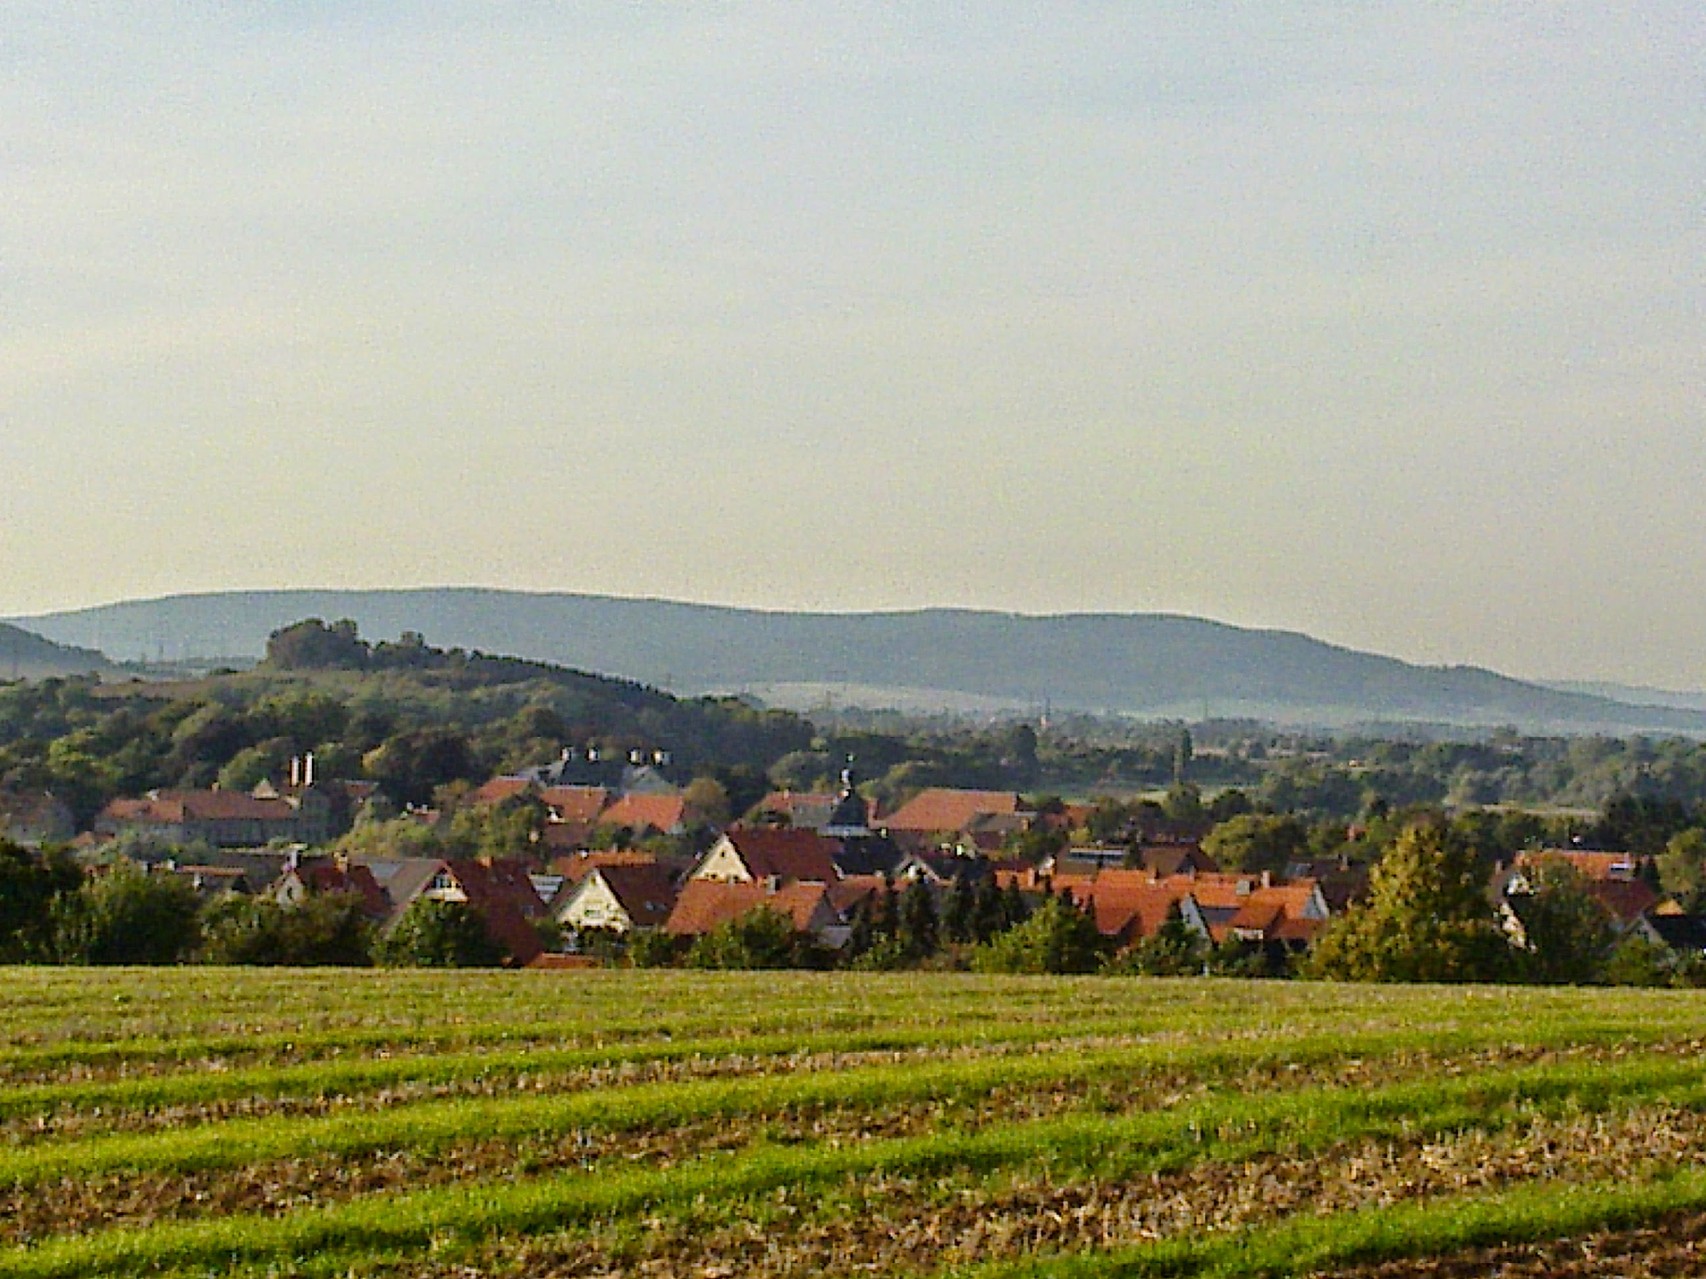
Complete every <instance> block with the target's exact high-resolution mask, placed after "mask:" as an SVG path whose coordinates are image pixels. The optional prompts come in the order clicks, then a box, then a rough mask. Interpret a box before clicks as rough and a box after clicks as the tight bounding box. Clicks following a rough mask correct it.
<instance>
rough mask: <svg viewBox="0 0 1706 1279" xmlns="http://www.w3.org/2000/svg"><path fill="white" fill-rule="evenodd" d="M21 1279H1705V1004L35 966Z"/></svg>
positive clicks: (798, 978)
mask: <svg viewBox="0 0 1706 1279" xmlns="http://www.w3.org/2000/svg"><path fill="white" fill-rule="evenodd" d="M0 981H3V982H4V985H3V987H0V989H3V990H4V992H5V993H4V994H3V995H0V1279H6V1277H8V1276H50V1275H52V1276H67V1277H69V1276H85V1275H99V1274H128V1275H144V1274H146V1275H155V1274H186V1275H209V1274H232V1273H237V1274H254V1275H275V1274H305V1275H306V1274H313V1275H327V1276H333V1275H337V1276H342V1275H350V1274H358V1275H360V1274H388V1275H408V1276H415V1275H434V1276H447V1277H448V1276H471V1275H478V1274H515V1275H529V1276H571V1275H573V1276H597V1275H619V1274H624V1275H625V1274H636V1275H693V1276H700V1277H701V1279H715V1277H717V1276H729V1277H731V1279H732V1277H733V1276H746V1275H754V1276H767V1275H785V1274H787V1275H819V1274H838V1275H855V1274H858V1275H868V1274H914V1275H942V1274H952V1275H961V1274H965V1275H978V1276H990V1277H991V1279H993V1277H994V1276H1009V1275H1013V1276H1017V1275H1045V1274H1047V1275H1054V1274H1059V1275H1081V1276H1113V1275H1122V1276H1123V1275H1134V1276H1135V1275H1199V1274H1200V1275H1244V1274H1267V1275H1305V1274H1327V1275H1358V1276H1362V1275H1368V1276H1376V1275H1379V1276H1392V1275H1403V1274H1427V1275H1441V1276H1450V1275H1477V1274H1487V1273H1493V1272H1495V1271H1497V1272H1499V1273H1507V1274H1532V1275H1558V1274H1579V1275H1586V1274H1633V1273H1663V1274H1692V1273H1700V1272H1702V1271H1703V1270H1706V1064H1703V1063H1706V1059H1703V1056H1702V1050H1703V1042H1702V1041H1703V1038H1706V996H1703V995H1700V994H1695V993H1692V992H1665V991H1658V992H1631V991H1622V990H1619V991H1585V992H1578V991H1557V990H1540V989H1486V988H1477V989H1457V990H1452V989H1440V988H1429V989H1397V988H1389V987H1388V988H1353V987H1341V986H1320V985H1312V984H1305V983H1241V982H1232V981H1140V980H1119V979H1109V978H1086V979H1024V978H985V977H970V976H963V975H928V976H911V975H908V976H878V975H870V976H863V975H851V974H842V975H823V974H804V973H789V974H763V975H741V974H696V973H684V972H659V973H572V974H565V973H477V974H442V973H426V972H377V973H375V972H356V973H349V972H341V973H339V972H324V971H319V972H312V973H304V972H266V971H261V970H248V971H229V970H212V969H183V970H128V971H72V970H63V969H57V970H56V969H10V970H0Z"/></svg>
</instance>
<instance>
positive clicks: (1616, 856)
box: [1495, 848, 1665, 946]
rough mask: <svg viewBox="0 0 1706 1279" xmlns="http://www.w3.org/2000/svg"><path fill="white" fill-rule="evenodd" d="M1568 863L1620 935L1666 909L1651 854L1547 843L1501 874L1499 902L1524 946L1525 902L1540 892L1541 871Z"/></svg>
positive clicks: (1517, 940)
mask: <svg viewBox="0 0 1706 1279" xmlns="http://www.w3.org/2000/svg"><path fill="white" fill-rule="evenodd" d="M1548 864H1552V865H1563V866H1568V867H1570V869H1571V870H1572V871H1574V872H1575V874H1576V876H1577V877H1578V879H1579V881H1580V883H1581V887H1582V891H1583V892H1585V893H1586V894H1587V895H1588V896H1589V897H1591V898H1593V899H1594V900H1595V901H1596V902H1598V903H1599V905H1600V907H1601V909H1603V910H1604V911H1605V914H1606V918H1607V920H1608V921H1609V922H1610V924H1611V926H1612V928H1613V929H1615V930H1616V931H1617V932H1618V933H1619V934H1621V933H1626V932H1629V931H1630V930H1631V929H1638V928H1639V927H1640V925H1641V923H1642V921H1643V920H1645V919H1647V918H1648V917H1649V916H1651V915H1653V914H1655V913H1656V912H1658V911H1659V910H1661V909H1662V908H1663V907H1664V905H1665V898H1664V895H1663V894H1662V893H1660V892H1659V890H1658V889H1657V888H1655V887H1654V886H1653V883H1652V881H1653V879H1654V878H1656V876H1655V875H1654V874H1653V872H1652V866H1651V859H1650V858H1646V857H1640V856H1637V855H1635V854H1632V853H1608V852H1587V851H1583V850H1579V849H1572V848H1545V849H1536V850H1531V851H1525V852H1521V853H1518V854H1517V856H1516V861H1515V862H1514V863H1513V864H1512V866H1511V868H1510V870H1509V871H1502V872H1500V873H1499V874H1498V875H1497V876H1496V877H1495V884H1496V889H1495V901H1496V904H1497V907H1498V911H1499V916H1500V920H1501V923H1502V925H1503V927H1504V930H1505V933H1506V935H1507V936H1508V937H1510V938H1511V939H1512V941H1513V942H1514V943H1515V944H1516V945H1519V946H1521V945H1524V944H1525V942H1524V937H1525V933H1524V929H1523V925H1522V918H1521V914H1522V912H1521V909H1520V903H1521V900H1522V899H1523V898H1524V897H1527V896H1529V895H1530V894H1532V893H1533V892H1534V891H1535V888H1536V886H1537V883H1538V880H1537V877H1536V874H1535V872H1536V870H1537V869H1539V868H1540V867H1543V866H1545V865H1548Z"/></svg>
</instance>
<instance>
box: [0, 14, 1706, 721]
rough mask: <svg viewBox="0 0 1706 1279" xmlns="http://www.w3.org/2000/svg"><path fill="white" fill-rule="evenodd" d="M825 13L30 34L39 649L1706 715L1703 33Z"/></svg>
mask: <svg viewBox="0 0 1706 1279" xmlns="http://www.w3.org/2000/svg"><path fill="white" fill-rule="evenodd" d="M358 9H359V12H357V10H358ZM834 10H835V14H834V16H826V15H825V14H823V13H820V12H815V11H810V10H807V9H803V8H801V7H799V6H792V5H782V4H741V5H728V6H724V5H715V6H713V5H690V4H683V5H668V6H663V5H660V6H632V5H618V4H589V5H581V6H557V5H545V4H512V5H491V4H484V3H482V4H473V3H468V4H442V5H436V4H435V5H413V4H400V3H399V4H377V5H371V6H335V5H324V4H314V3H283V2H280V3H270V4H263V3H253V4H237V5H216V4H212V3H208V2H205V0H204V2H201V3H192V2H189V0H182V2H174V3H167V2H162V3H150V4H146V5H144V4H134V5H131V6H128V7H126V6H123V5H113V6H94V5H52V6H49V5H45V4H28V3H26V4H14V5H10V6H8V10H7V14H6V15H5V16H4V17H3V18H0V68H3V69H4V71H5V74H4V76H0V176H3V178H4V189H5V197H4V199H0V301H3V305H4V314H5V316H6V323H5V324H4V326H0V468H3V473H4V474H5V475H6V477H7V479H8V483H7V485H6V488H7V510H6V518H5V520H4V522H3V523H0V586H3V590H0V613H22V612H31V611H44V610H47V609H52V608H59V607H71V606H76V605H81V604H87V603H94V602H99V601H104V600H109V599H116V598H126V597H136V596H143V595H153V594H163V593H169V592H176V591H184V590H201V589H217V588H222V587H247V586H291V585H303V586H309V585H312V586H380V585H414V584H439V583H479V584H489V585H499V586H514V587H523V588H532V589H561V590H582V591H595V592H603V593H612V594H627V595H641V594H644V595H663V596H672V597H679V598H689V599H697V600H709V601H717V602H725V603H735V604H746V605H761V606H772V607H817V608H846V609H863V608H877V607H906V606H915V605H926V604H965V605H977V606H987V607H996V608H1007V609H1015V610H1020V611H1027V612H1041V611H1056V610H1080V609H1083V610H1120V611H1124V610H1152V609H1160V610H1168V611H1176V612H1190V613H1198V614H1203V615H1207V616H1212V617H1217V618H1221V619H1224V620H1227V621H1232V622H1238V623H1242V624H1250V625H1276V626H1285V627H1290V628H1296V629H1302V630H1306V631H1309V632H1311V633H1313V634H1316V635H1319V636H1321V637H1323V638H1327V639H1331V640H1334V641H1337V642H1341V643H1346V644H1351V645H1355V646H1358V647H1366V648H1373V649H1377V650H1380V651H1383V652H1388V653H1392V654H1395V655H1398V656H1402V657H1408V658H1413V659H1420V660H1428V661H1464V662H1475V663H1478V664H1485V665H1492V666H1497V667H1499V668H1501V669H1504V670H1508V671H1511V672H1512V673H1515V674H1519V675H1536V676H1582V677H1603V678H1623V679H1630V680H1643V681H1648V682H1656V683H1661V684H1671V685H1689V686H1694V687H1706V657H1703V656H1702V655H1701V649H1700V645H1699V643H1698V640H1697V636H1698V635H1699V634H1701V633H1702V631H1706V592H1702V591H1701V590H1699V589H1698V585H1699V580H1700V574H1699V571H1698V568H1699V563H1700V557H1701V554H1702V551H1701V548H1702V547H1706V502H1703V501H1702V500H1701V488H1702V485H1701V480H1702V477H1703V476H1706V385H1703V382H1706V379H1703V377H1702V359H1703V355H1702V353H1703V352H1706V315H1703V311H1706V308H1703V305H1702V302H1703V295H1706V280H1703V267H1706V252H1703V250H1706V230H1703V225H1706V223H1703V217H1702V214H1703V210H1702V198H1703V194H1706V148H1702V146H1701V145H1700V139H1701V138H1702V137H1706V93H1702V91H1701V90H1702V82H1701V72H1700V68H1701V66H1702V65H1706V19H1703V18H1702V17H1701V14H1700V11H1699V9H1698V6H1694V5H1684V4H1680V3H1677V4H1644V5H1637V6H1630V7H1627V8H1626V9H1621V10H1615V11H1608V10H1606V9H1605V8H1603V7H1600V6H1589V5H1586V4H1560V5H1548V6H1514V5H1509V6H1507V5H1480V4H1464V5H1419V4H1408V5H1396V6H1337V5H1322V4H1312V3H1303V4H1298V5H1287V6H1257V7H1254V11H1252V7H1250V6H1224V7H1215V6H1200V5H1184V4H1175V5H1146V6H1129V5H1118V4H1094V3H1085V4H1074V5H1067V6H1057V7H1055V8H1054V9H1052V10H1050V11H1047V12H1045V13H1040V14H1039V13H1037V12H1034V11H1033V10H1034V6H1015V5H1003V4H995V5H985V6H973V7H972V12H970V13H967V12H964V11H963V10H962V7H961V6H949V5H934V4H932V5H920V6H906V7H896V6H887V5H876V4H850V5H838V6H834Z"/></svg>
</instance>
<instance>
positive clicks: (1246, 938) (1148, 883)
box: [1001, 869, 1332, 950]
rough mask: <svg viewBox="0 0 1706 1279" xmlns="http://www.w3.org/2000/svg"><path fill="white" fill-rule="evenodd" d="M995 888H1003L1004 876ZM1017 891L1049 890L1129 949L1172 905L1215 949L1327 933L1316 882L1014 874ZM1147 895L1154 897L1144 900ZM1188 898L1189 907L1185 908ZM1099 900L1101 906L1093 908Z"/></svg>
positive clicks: (1298, 942) (1289, 944)
mask: <svg viewBox="0 0 1706 1279" xmlns="http://www.w3.org/2000/svg"><path fill="white" fill-rule="evenodd" d="M1001 882H1002V883H1003V884H1005V883H1006V882H1009V881H1008V879H1007V878H1006V877H1005V876H1002V877H1001ZM1012 882H1016V883H1018V884H1019V886H1020V887H1021V889H1031V890H1035V889H1036V888H1038V887H1040V886H1042V885H1043V884H1045V883H1047V884H1050V885H1051V886H1052V888H1053V889H1054V890H1055V891H1057V892H1067V893H1070V894H1071V895H1072V899H1073V900H1074V901H1075V902H1078V903H1079V904H1080V905H1084V906H1086V907H1089V908H1091V909H1092V910H1093V911H1094V913H1095V914H1096V916H1097V927H1098V928H1099V929H1101V928H1104V927H1106V928H1107V929H1110V930H1112V931H1108V932H1105V934H1104V935H1106V936H1110V937H1116V938H1118V939H1119V940H1120V941H1121V944H1122V945H1129V944H1131V943H1132V942H1135V941H1138V940H1140V939H1141V938H1143V937H1147V936H1150V935H1151V931H1150V930H1151V926H1152V925H1154V926H1158V921H1160V920H1164V919H1165V918H1166V907H1167V906H1170V905H1171V904H1172V903H1173V902H1178V903H1179V907H1180V910H1181V911H1182V912H1184V913H1185V914H1186V922H1187V923H1190V924H1192V926H1193V927H1198V928H1199V931H1201V932H1202V934H1203V935H1204V936H1205V937H1207V938H1208V939H1209V940H1211V941H1213V942H1216V943H1218V942H1224V941H1228V940H1236V941H1241V942H1249V943H1254V944H1260V945H1264V946H1270V947H1276V948H1281V949H1285V950H1298V949H1302V948H1304V947H1306V946H1307V945H1308V944H1309V943H1310V942H1311V941H1312V940H1314V938H1315V937H1316V936H1317V935H1318V934H1319V933H1320V931H1321V930H1322V929H1323V928H1325V927H1326V926H1327V921H1328V919H1329V918H1330V917H1331V914H1332V912H1331V910H1330V909H1329V908H1328V906H1327V902H1326V899H1325V898H1324V897H1323V896H1322V894H1321V888H1320V885H1319V884H1317V883H1316V882H1315V881H1314V880H1293V881H1288V882H1286V883H1275V882H1274V881H1273V879H1272V877H1271V876H1269V875H1266V874H1264V875H1229V874H1224V873H1218V874H1197V875H1172V876H1169V877H1167V878H1166V879H1153V878H1151V877H1150V876H1149V873H1148V872H1147V871H1142V870H1135V869H1132V870H1105V871H1102V872H1101V873H1099V874H1097V875H1091V876H1076V875H1061V876H1055V877H1054V878H1053V879H1052V881H1051V880H1049V879H1048V877H1047V876H1041V875H1037V874H1036V873H1035V872H1032V873H1030V874H1029V875H1028V876H1027V875H1026V874H1024V873H1020V875H1019V876H1018V878H1016V879H1014V880H1012ZM1146 890H1153V892H1149V891H1146ZM1186 898H1189V899H1190V905H1189V906H1188V907H1187V906H1186V900H1185V899H1186ZM1098 900H1100V901H1101V902H1102V903H1103V904H1102V906H1100V907H1097V906H1096V905H1095V903H1096V902H1097V901H1098Z"/></svg>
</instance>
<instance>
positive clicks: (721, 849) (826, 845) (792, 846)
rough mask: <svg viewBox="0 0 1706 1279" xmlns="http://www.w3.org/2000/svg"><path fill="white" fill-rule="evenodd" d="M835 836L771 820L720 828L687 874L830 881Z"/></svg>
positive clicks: (834, 873)
mask: <svg viewBox="0 0 1706 1279" xmlns="http://www.w3.org/2000/svg"><path fill="white" fill-rule="evenodd" d="M840 851H841V848H840V844H839V843H838V841H836V840H833V839H830V838H828V837H827V836H824V835H819V834H817V833H816V832H815V831H809V830H791V829H788V828H786V827H782V828H778V827H772V826H733V827H730V828H729V829H728V830H727V831H725V832H724V833H723V834H722V836H721V837H719V838H718V840H717V842H716V843H715V844H713V845H712V846H711V848H710V851H709V852H707V853H706V854H705V855H704V857H702V858H700V859H699V864H698V865H697V866H695V867H694V868H693V871H692V873H691V874H690V875H689V876H688V878H689V879H691V880H705V881H712V882H720V883H739V884H751V883H759V882H762V881H765V880H773V881H778V882H782V883H789V882H793V881H796V880H806V881H810V882H813V883H819V884H827V883H832V882H834V881H835V880H837V879H839V878H840V877H841V872H840V871H839V870H838V869H837V868H836V865H835V858H836V854H837V853H839V852H840Z"/></svg>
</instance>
